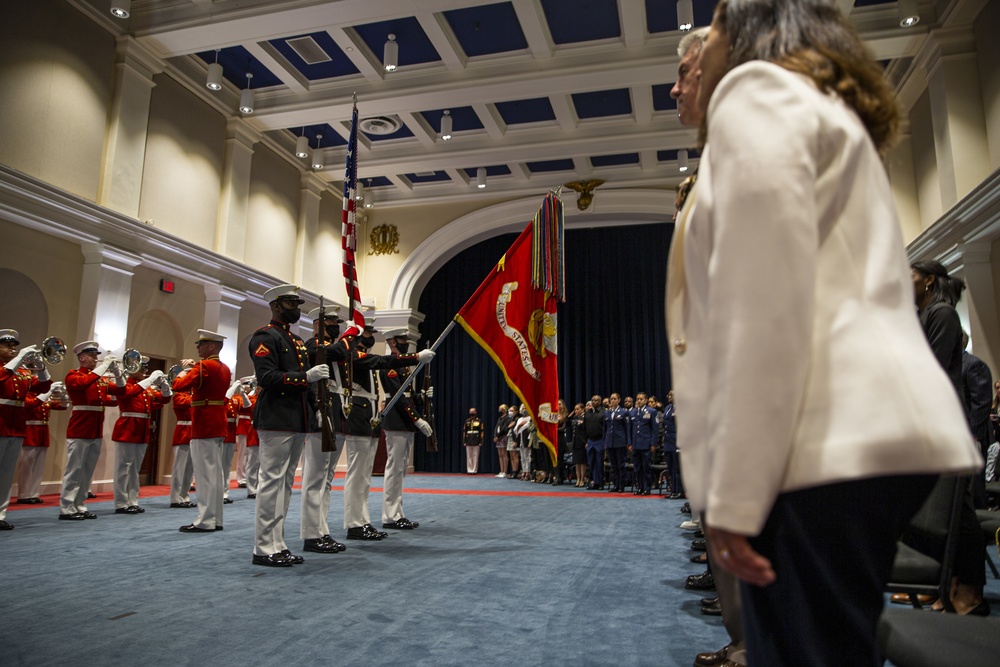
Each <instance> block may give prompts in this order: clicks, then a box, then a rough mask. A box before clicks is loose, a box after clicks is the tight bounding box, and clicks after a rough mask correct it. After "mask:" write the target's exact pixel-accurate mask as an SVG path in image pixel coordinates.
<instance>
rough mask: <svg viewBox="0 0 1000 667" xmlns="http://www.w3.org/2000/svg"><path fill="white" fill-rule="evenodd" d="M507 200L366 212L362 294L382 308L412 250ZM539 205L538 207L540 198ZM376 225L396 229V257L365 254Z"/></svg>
mask: <svg viewBox="0 0 1000 667" xmlns="http://www.w3.org/2000/svg"><path fill="white" fill-rule="evenodd" d="M508 199H509V198H508ZM508 199H504V198H497V197H494V198H485V197H484V198H483V199H482V200H475V201H470V202H461V203H459V204H429V205H425V206H407V207H399V208H387V209H381V210H380V209H379V208H378V207H377V204H376V207H375V208H374V209H368V212H367V215H368V221H367V223H364V224H363V225H359V230H358V237H359V238H358V255H359V260H358V282H359V283H360V285H361V294H362V295H363V296H373V297H375V301H376V304H377V306H378V307H379V308H383V307H385V306H386V304H387V302H388V297H389V289H390V287H392V282H393V279H394V278H395V277H396V273H398V272H399V268H400V267H401V266H402V265H403V262H404V261H406V258H407V257H409V256H410V253H412V252H413V250H414V248H416V247H417V246H419V245H420V244H421V243H423V242H424V240H426V239H427V237H428V236H430V235H431V234H433V233H434V232H436V231H437V230H439V229H440V228H442V227H444V226H445V225H447V224H448V223H450V222H452V221H454V220H457V219H458V218H460V217H462V216H463V215H467V214H469V213H472V212H473V211H478V210H479V209H481V208H486V207H487V206H493V205H494V204H499V203H501V202H504V201H508ZM538 201H539V204H540V203H541V201H542V197H541V196H539V198H538ZM524 223H525V224H528V219H525V221H524ZM378 225H395V226H396V230H397V231H398V232H399V254H392V255H377V256H376V255H369V254H368V252H369V251H370V249H371V248H370V244H369V235H370V234H371V230H372V229H374V228H375V227H376V226H378ZM484 275H485V274H484ZM343 289H344V288H342V292H343Z"/></svg>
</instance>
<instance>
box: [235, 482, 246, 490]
mask: <svg viewBox="0 0 1000 667" xmlns="http://www.w3.org/2000/svg"><path fill="white" fill-rule="evenodd" d="M236 488H237V489H245V488H247V483H246V482H240V483H239V484H237V485H236Z"/></svg>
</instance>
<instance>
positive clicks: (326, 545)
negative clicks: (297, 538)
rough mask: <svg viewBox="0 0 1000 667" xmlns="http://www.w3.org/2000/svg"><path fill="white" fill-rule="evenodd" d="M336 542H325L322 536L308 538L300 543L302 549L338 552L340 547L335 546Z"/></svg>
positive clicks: (328, 552) (317, 551)
mask: <svg viewBox="0 0 1000 667" xmlns="http://www.w3.org/2000/svg"><path fill="white" fill-rule="evenodd" d="M337 544H338V543H337V542H333V543H330V542H327V541H326V540H324V539H323V538H322V537H316V538H310V539H307V540H305V542H303V544H302V550H303V551H312V552H313V553H318V554H335V553H340V551H341V550H340V549H339V548H337Z"/></svg>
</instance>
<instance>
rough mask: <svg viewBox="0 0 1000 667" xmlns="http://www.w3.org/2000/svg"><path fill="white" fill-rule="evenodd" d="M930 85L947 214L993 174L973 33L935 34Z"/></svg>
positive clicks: (930, 45) (949, 31)
mask: <svg viewBox="0 0 1000 667" xmlns="http://www.w3.org/2000/svg"><path fill="white" fill-rule="evenodd" d="M928 48H930V49H932V52H931V54H930V58H929V62H928V65H927V83H928V91H929V94H930V102H931V118H932V123H933V126H934V152H935V157H936V158H937V165H938V176H939V180H940V184H941V204H942V208H943V210H948V209H949V208H951V207H952V206H953V205H954V204H955V203H956V202H958V200H959V199H961V198H962V197H964V196H965V195H967V194H968V193H969V191H971V190H972V189H973V188H974V187H975V186H977V185H979V183H981V182H982V180H983V179H984V178H986V176H987V175H989V173H990V171H991V170H990V156H989V141H988V137H987V133H986V118H985V115H984V112H983V94H982V86H981V85H980V81H979V69H978V63H977V61H976V45H975V36H974V34H973V33H972V30H971V27H968V26H966V27H962V28H956V29H950V28H949V29H937V30H934V31H932V32H931V35H930V37H929V39H928Z"/></svg>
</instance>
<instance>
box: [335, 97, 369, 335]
mask: <svg viewBox="0 0 1000 667" xmlns="http://www.w3.org/2000/svg"><path fill="white" fill-rule="evenodd" d="M357 189H358V105H357V102H355V104H354V111H353V112H352V113H351V138H350V140H349V141H348V142H347V168H346V169H345V170H344V212H343V215H342V216H341V223H342V224H341V246H342V247H343V249H344V280H345V281H346V282H347V304H348V306H347V308H348V310H347V319H348V321H353V322H355V323H356V324H358V326H359V328H360V327H363V326H364V316H363V315H362V314H361V310H360V303H361V290H360V289H359V288H358V270H357V267H356V265H355V262H354V252H355V250H357V247H358V226H357V202H356V201H355V199H354V197H355V193H356V192H357ZM355 303H357V304H358V306H359V308H358V309H357V310H356V309H355V307H354V304H355Z"/></svg>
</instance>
